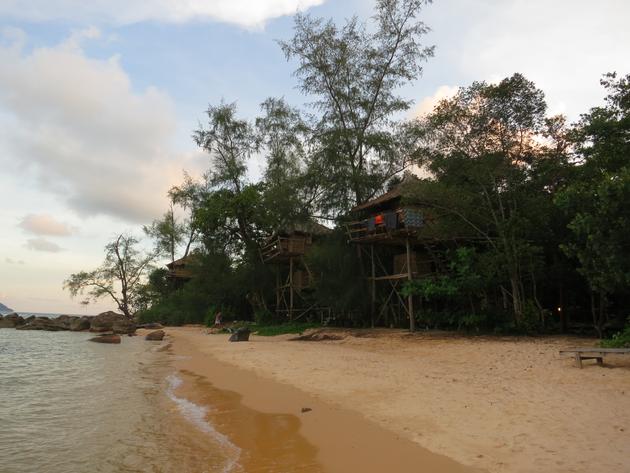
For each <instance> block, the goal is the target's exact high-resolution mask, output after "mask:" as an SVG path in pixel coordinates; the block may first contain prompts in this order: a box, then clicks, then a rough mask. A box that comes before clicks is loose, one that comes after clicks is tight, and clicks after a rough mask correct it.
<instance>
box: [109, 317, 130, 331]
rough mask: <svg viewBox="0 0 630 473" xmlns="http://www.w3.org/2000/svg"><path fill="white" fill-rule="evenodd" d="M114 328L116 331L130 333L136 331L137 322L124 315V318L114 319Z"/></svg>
mask: <svg viewBox="0 0 630 473" xmlns="http://www.w3.org/2000/svg"><path fill="white" fill-rule="evenodd" d="M112 330H113V331H114V333H121V334H124V335H129V334H132V333H135V332H136V324H135V323H134V321H133V320H130V319H128V318H127V317H123V318H122V319H116V320H114V325H113V327H112Z"/></svg>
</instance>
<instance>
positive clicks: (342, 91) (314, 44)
mask: <svg viewBox="0 0 630 473" xmlns="http://www.w3.org/2000/svg"><path fill="white" fill-rule="evenodd" d="M427 3H429V1H426V0H377V2H376V7H375V14H374V16H373V17H372V22H371V23H369V24H368V23H364V22H360V21H359V20H358V18H357V17H353V18H351V19H350V20H348V21H347V22H346V23H345V24H344V25H343V26H341V27H338V26H337V25H335V24H334V23H333V21H332V20H329V21H324V20H323V19H321V18H312V17H311V16H308V15H302V14H298V15H296V17H295V33H294V36H293V38H292V39H291V40H290V41H286V42H284V41H283V42H280V45H281V47H282V50H283V51H284V53H285V55H286V57H287V59H292V58H295V59H297V61H298V67H297V70H296V71H295V75H296V76H297V77H298V79H299V81H300V89H301V90H302V92H303V93H304V94H306V95H307V96H313V97H314V98H315V100H314V102H313V104H312V105H313V107H314V108H315V110H316V112H318V117H317V119H316V123H315V124H314V127H313V128H314V138H315V140H316V141H317V144H318V149H317V152H316V153H314V154H313V155H312V156H311V160H310V161H311V162H310V164H311V166H312V167H313V168H314V169H315V173H316V174H317V175H319V176H321V177H324V181H323V182H324V189H325V192H324V193H322V195H321V196H320V198H319V200H318V204H319V206H320V208H321V209H322V210H323V211H324V212H329V213H333V214H335V213H340V212H341V213H342V212H344V211H346V210H348V208H350V207H352V206H353V205H356V204H357V203H360V202H363V201H364V200H366V199H368V198H370V197H372V196H373V195H374V194H375V193H377V192H379V191H381V190H382V189H383V186H384V185H385V183H386V181H387V180H388V179H389V178H391V177H392V176H394V175H396V174H397V173H400V172H401V171H402V170H404V169H405V168H406V167H407V166H408V165H409V164H410V156H409V154H408V152H407V151H404V150H401V149H400V148H399V147H397V146H396V142H397V135H398V134H399V133H400V123H399V122H397V121H396V117H397V116H398V115H399V114H400V113H401V112H404V111H406V110H408V109H409V107H410V106H411V101H409V100H406V99H404V98H403V97H401V96H400V95H398V94H397V91H398V89H399V88H400V87H401V86H403V85H404V84H406V83H408V82H410V81H413V80H415V79H417V78H418V77H419V75H420V74H421V72H422V67H421V63H422V62H423V61H424V60H426V59H427V58H428V57H430V56H431V55H432V54H433V48H431V47H423V46H422V45H421V42H420V40H421V38H422V36H423V35H424V34H425V33H427V31H428V28H427V26H426V25H425V24H424V23H423V22H422V21H420V20H419V15H420V12H421V10H422V7H423V6H424V5H425V4H427ZM401 151H402V152H401Z"/></svg>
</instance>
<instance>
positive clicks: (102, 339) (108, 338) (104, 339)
mask: <svg viewBox="0 0 630 473" xmlns="http://www.w3.org/2000/svg"><path fill="white" fill-rule="evenodd" d="M89 341H90V342H96V343H120V335H116V334H114V335H99V336H98V337H94V338H90V340H89Z"/></svg>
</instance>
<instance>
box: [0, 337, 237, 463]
mask: <svg viewBox="0 0 630 473" xmlns="http://www.w3.org/2000/svg"><path fill="white" fill-rule="evenodd" d="M91 336H92V334H89V333H73V332H40V331H20V330H14V329H0V473H32V472H42V473H86V472H90V473H91V472H104V473H110V472H111V473H114V472H116V473H118V472H152V473H167V472H177V473H179V472H182V473H186V472H190V473H193V472H194V473H203V472H208V473H214V472H223V471H229V470H230V469H232V470H234V471H237V470H238V465H237V460H238V459H237V455H238V452H237V451H235V448H233V447H232V446H230V445H229V444H228V443H226V442H228V441H227V439H225V438H223V437H221V436H220V435H217V432H216V431H215V430H214V429H213V428H212V426H210V425H204V424H203V422H204V416H203V412H201V413H200V412H198V411H195V406H190V405H185V404H184V403H183V401H182V400H179V399H178V398H177V397H176V396H175V394H174V392H175V391H174V387H175V385H176V384H177V383H178V382H179V381H178V380H177V378H175V377H174V374H173V371H172V369H171V368H170V365H169V361H168V359H167V357H168V355H167V354H166V353H165V352H163V351H159V350H158V348H159V346H157V345H156V344H155V343H152V342H146V341H145V340H143V339H142V337H123V338H122V343H121V344H120V345H107V344H100V343H90V342H88V339H89V338H90V337H91ZM182 405H183V406H184V407H182ZM195 423H196V424H195ZM226 445H227V446H228V447H230V448H226Z"/></svg>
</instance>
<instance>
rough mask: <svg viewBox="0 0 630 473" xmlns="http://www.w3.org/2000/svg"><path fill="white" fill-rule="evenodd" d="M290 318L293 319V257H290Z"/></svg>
mask: <svg viewBox="0 0 630 473" xmlns="http://www.w3.org/2000/svg"><path fill="white" fill-rule="evenodd" d="M289 320H293V257H290V258H289Z"/></svg>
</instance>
